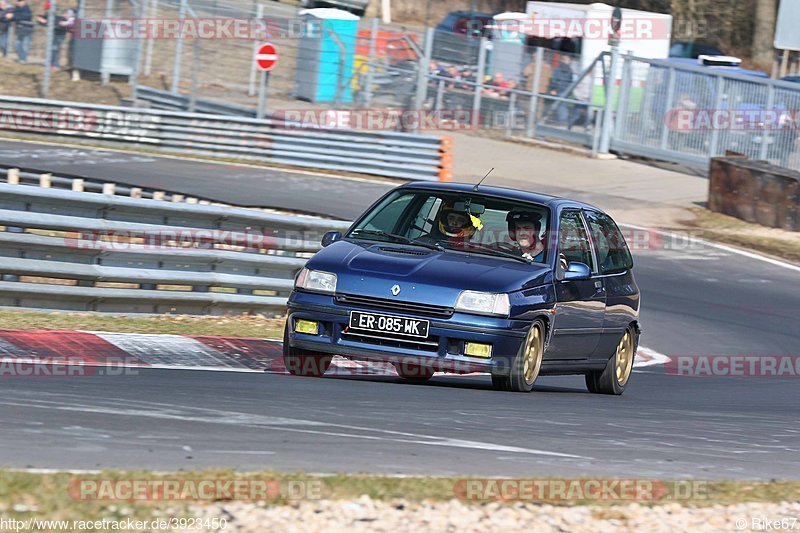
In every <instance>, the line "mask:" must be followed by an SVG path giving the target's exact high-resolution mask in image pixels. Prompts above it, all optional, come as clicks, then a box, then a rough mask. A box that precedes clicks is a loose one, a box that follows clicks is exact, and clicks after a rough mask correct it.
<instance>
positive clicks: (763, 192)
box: [708, 157, 800, 231]
mask: <svg viewBox="0 0 800 533" xmlns="http://www.w3.org/2000/svg"><path fill="white" fill-rule="evenodd" d="M709 178H710V185H709V193H708V208H709V209H711V210H712V211H716V212H718V213H724V214H726V215H731V216H734V217H737V218H740V219H742V220H746V221H748V222H755V223H757V224H761V225H762V226H769V227H771V228H783V229H786V230H793V231H800V172H795V171H793V170H788V169H785V168H782V167H777V166H774V165H770V164H769V163H767V162H765V161H751V160H748V159H743V158H740V157H715V158H712V159H711V168H710V172H709Z"/></svg>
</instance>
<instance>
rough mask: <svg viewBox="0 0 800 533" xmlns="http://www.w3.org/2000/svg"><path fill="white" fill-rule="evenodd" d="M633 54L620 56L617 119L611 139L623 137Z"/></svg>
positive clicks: (625, 126) (626, 124)
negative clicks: (620, 73) (620, 77)
mask: <svg viewBox="0 0 800 533" xmlns="http://www.w3.org/2000/svg"><path fill="white" fill-rule="evenodd" d="M632 68H633V56H632V55H631V54H630V53H626V54H625V55H624V56H623V58H622V81H621V82H620V90H619V97H618V98H617V120H615V121H614V129H613V131H612V132H611V137H612V139H623V138H624V137H625V134H626V133H627V126H628V120H627V119H628V111H629V110H628V100H629V99H630V95H631V83H633V77H632Z"/></svg>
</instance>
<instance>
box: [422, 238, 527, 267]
mask: <svg viewBox="0 0 800 533" xmlns="http://www.w3.org/2000/svg"><path fill="white" fill-rule="evenodd" d="M443 242H447V241H438V242H437V243H436V244H438V245H441V244H442V243H443ZM470 248H472V250H470ZM450 249H451V250H456V251H458V252H466V253H469V252H475V253H483V254H485V255H499V256H501V257H508V258H509V259H516V260H517V261H522V262H523V263H525V264H527V265H529V264H531V263H532V262H533V261H532V260H530V259H527V258H525V257H523V256H521V255H515V254H512V253H510V252H504V251H503V250H498V249H497V248H492V247H491V246H486V245H483V244H477V243H471V242H470V243H466V244H465V245H464V247H463V248H450Z"/></svg>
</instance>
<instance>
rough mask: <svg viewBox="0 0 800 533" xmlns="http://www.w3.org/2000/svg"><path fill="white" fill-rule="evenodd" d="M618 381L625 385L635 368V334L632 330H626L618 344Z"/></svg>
mask: <svg viewBox="0 0 800 533" xmlns="http://www.w3.org/2000/svg"><path fill="white" fill-rule="evenodd" d="M616 358H617V369H616V370H617V383H619V384H620V385H625V383H627V382H628V378H629V377H631V369H632V368H633V336H632V335H631V332H630V330H625V335H623V336H622V340H621V341H619V344H618V345H617V355H616Z"/></svg>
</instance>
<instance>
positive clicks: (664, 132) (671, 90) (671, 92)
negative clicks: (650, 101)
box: [658, 67, 675, 150]
mask: <svg viewBox="0 0 800 533" xmlns="http://www.w3.org/2000/svg"><path fill="white" fill-rule="evenodd" d="M674 96H675V67H670V68H669V81H668V82H667V100H666V102H664V109H666V110H667V111H669V106H671V105H672V99H673V97H674ZM658 118H659V121H660V122H661V143H660V147H661V149H662V150H666V149H667V145H668V142H669V128H668V127H667V123H666V121H665V120H664V116H661V117H658Z"/></svg>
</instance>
